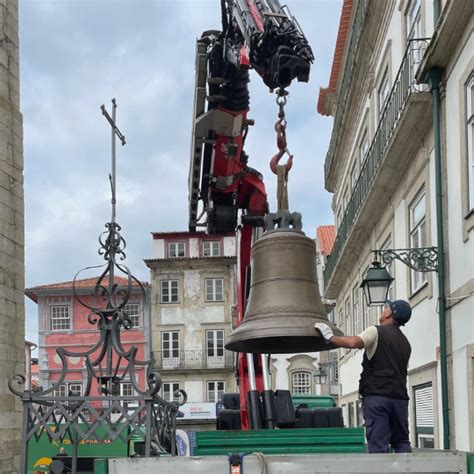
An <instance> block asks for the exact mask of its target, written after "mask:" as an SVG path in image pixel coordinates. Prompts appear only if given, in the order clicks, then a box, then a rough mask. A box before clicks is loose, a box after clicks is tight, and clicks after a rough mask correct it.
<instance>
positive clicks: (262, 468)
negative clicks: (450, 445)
mask: <svg viewBox="0 0 474 474" xmlns="http://www.w3.org/2000/svg"><path fill="white" fill-rule="evenodd" d="M257 449H258V448H257ZM156 472H159V473H160V474H184V473H186V474H193V473H206V474H226V473H228V472H229V461H228V458H227V456H193V457H161V458H123V459H110V460H109V461H108V473H109V474H138V473H140V474H147V473H156ZM392 472H403V473H410V474H429V473H443V474H461V473H462V474H474V454H473V453H466V452H460V451H433V450H430V451H423V452H415V453H412V454H362V453H361V454H298V455H294V454H293V455H276V456H275V455H264V454H262V453H254V454H248V455H246V456H244V458H243V470H242V473H243V474H319V473H345V474H352V473H354V474H356V473H357V474H362V473H370V474H385V473H392Z"/></svg>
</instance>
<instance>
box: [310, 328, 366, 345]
mask: <svg viewBox="0 0 474 474" xmlns="http://www.w3.org/2000/svg"><path fill="white" fill-rule="evenodd" d="M314 327H315V329H317V330H318V331H319V332H320V333H321V336H323V338H324V340H325V341H326V342H327V343H328V344H329V343H331V344H334V345H335V346H337V347H346V348H347V349H363V348H364V341H363V340H362V339H361V338H360V337H359V336H335V335H334V333H333V332H332V329H331V328H330V326H328V325H327V324H325V323H316V324H315V325H314Z"/></svg>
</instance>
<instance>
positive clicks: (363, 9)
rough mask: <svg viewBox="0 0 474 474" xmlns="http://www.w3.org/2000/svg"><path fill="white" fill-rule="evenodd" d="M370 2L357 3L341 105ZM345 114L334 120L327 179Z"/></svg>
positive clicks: (325, 170) (349, 80)
mask: <svg viewBox="0 0 474 474" xmlns="http://www.w3.org/2000/svg"><path fill="white" fill-rule="evenodd" d="M369 2H370V0H359V2H358V3H357V10H356V12H355V15H354V23H353V24H352V31H351V36H350V41H349V47H348V48H347V59H346V63H345V67H344V73H343V75H342V84H341V89H340V92H339V98H338V102H339V104H346V103H347V96H348V94H349V90H350V87H351V79H352V71H353V69H354V65H355V59H356V52H357V46H358V44H359V38H360V35H361V33H362V29H363V27H364V21H365V17H366V14H367V11H368V5H369ZM344 112H345V111H344V107H338V109H337V112H336V116H335V118H334V127H333V133H332V135H331V142H330V144H329V149H328V152H327V155H326V161H325V163H324V175H325V177H326V179H327V177H328V175H329V172H330V170H331V166H332V160H333V157H334V150H335V149H336V146H337V142H338V137H339V132H338V131H339V130H340V128H341V124H342V120H343V118H344Z"/></svg>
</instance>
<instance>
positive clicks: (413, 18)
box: [406, 0, 422, 41]
mask: <svg viewBox="0 0 474 474" xmlns="http://www.w3.org/2000/svg"><path fill="white" fill-rule="evenodd" d="M406 22H407V40H408V41H409V40H412V39H417V38H421V37H422V34H421V1H420V0H412V2H411V4H410V8H409V9H408V12H407V15H406Z"/></svg>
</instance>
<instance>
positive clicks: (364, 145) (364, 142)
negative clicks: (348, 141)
mask: <svg viewBox="0 0 474 474" xmlns="http://www.w3.org/2000/svg"><path fill="white" fill-rule="evenodd" d="M368 152H369V139H368V137H367V129H365V130H364V133H363V135H362V139H361V140H360V145H359V162H360V166H361V167H362V165H363V164H364V163H365V160H366V158H367V153H368Z"/></svg>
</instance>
